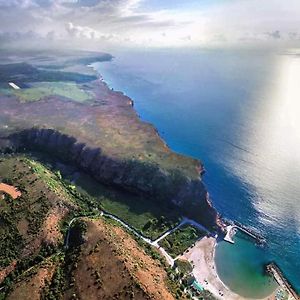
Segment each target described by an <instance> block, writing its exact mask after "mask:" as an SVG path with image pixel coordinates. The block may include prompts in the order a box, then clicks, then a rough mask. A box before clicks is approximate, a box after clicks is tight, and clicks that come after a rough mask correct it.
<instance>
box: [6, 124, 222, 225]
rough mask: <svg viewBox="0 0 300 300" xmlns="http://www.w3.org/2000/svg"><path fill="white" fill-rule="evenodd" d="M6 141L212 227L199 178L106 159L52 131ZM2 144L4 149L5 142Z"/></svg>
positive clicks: (213, 213)
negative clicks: (165, 204)
mask: <svg viewBox="0 0 300 300" xmlns="http://www.w3.org/2000/svg"><path fill="white" fill-rule="evenodd" d="M9 140H10V147H13V148H15V149H22V150H24V149H25V150H33V149H34V150H39V151H42V152H48V153H50V154H51V155H55V156H57V157H58V158H59V159H62V160H65V161H69V162H72V163H74V164H76V165H77V166H78V167H80V168H81V169H82V170H84V171H86V172H87V173H89V174H90V175H91V176H92V177H94V178H95V179H96V180H98V181H99V182H101V183H105V184H109V185H115V186H117V187H119V188H123V189H126V190H128V191H131V192H134V193H141V194H146V195H148V196H150V197H152V198H153V200H154V201H170V202H173V203H174V204H175V205H177V206H179V207H180V208H181V209H182V211H183V214H185V215H186V216H188V217H190V218H193V219H196V220H198V221H200V222H201V223H203V224H205V225H206V226H209V227H214V226H215V224H216V220H217V213H216V211H215V210H214V209H213V208H212V206H211V205H210V203H209V200H208V196H207V191H206V189H205V186H204V185H203V183H202V181H201V179H200V177H199V179H197V180H195V179H193V180H192V179H190V178H188V177H187V176H184V175H182V174H181V173H180V171H178V170H163V169H161V168H160V167H159V166H158V165H154V164H149V163H144V162H140V161H138V160H120V159H117V158H113V157H108V156H107V155H105V154H104V153H103V152H102V150H101V149H100V148H90V147H88V145H86V144H84V143H81V142H80V141H77V140H76V139H75V138H74V137H71V136H68V135H65V134H62V133H60V132H58V131H56V130H54V129H38V128H32V129H26V130H23V131H21V132H19V133H16V134H13V135H11V136H10V137H9ZM2 144H3V145H5V147H6V148H8V144H7V141H5V142H2ZM158 203H159V202H158Z"/></svg>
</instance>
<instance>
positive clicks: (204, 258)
mask: <svg viewBox="0 0 300 300" xmlns="http://www.w3.org/2000/svg"><path fill="white" fill-rule="evenodd" d="M217 243H218V242H217V240H216V239H215V238H213V237H204V238H202V239H200V240H199V241H197V242H196V243H195V245H194V246H193V247H192V248H189V249H188V250H187V251H186V252H185V253H184V254H183V255H182V256H181V257H180V258H182V259H187V260H188V261H189V262H190V263H191V264H192V266H193V271H192V273H193V275H194V277H195V279H196V280H197V281H198V282H199V283H200V284H201V285H202V286H203V288H204V289H206V290H208V291H209V292H211V293H212V294H213V295H214V297H216V298H217V299H230V300H274V299H275V295H276V292H277V291H278V290H279V287H278V288H276V289H275V290H274V292H273V293H272V294H270V295H269V296H266V297H264V298H246V297H243V296H241V295H239V294H237V293H235V292H234V291H232V290H231V289H230V288H229V287H228V286H227V285H226V284H225V283H224V282H223V281H222V280H221V279H220V277H219V274H218V272H217V268H216V263H215V252H216V246H217Z"/></svg>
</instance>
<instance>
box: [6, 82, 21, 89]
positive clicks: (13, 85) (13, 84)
mask: <svg viewBox="0 0 300 300" xmlns="http://www.w3.org/2000/svg"><path fill="white" fill-rule="evenodd" d="M8 84H9V85H10V86H11V87H12V88H13V89H15V90H20V89H21V88H20V87H18V86H17V85H16V84H15V83H13V82H9V83H8Z"/></svg>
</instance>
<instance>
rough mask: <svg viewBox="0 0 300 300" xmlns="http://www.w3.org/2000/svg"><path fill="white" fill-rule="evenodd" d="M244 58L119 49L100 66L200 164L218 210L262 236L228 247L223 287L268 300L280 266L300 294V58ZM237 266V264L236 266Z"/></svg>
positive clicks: (220, 263)
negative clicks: (261, 242)
mask: <svg viewBox="0 0 300 300" xmlns="http://www.w3.org/2000/svg"><path fill="white" fill-rule="evenodd" d="M297 53H298V51H297V50H295V49H294V50H289V51H282V52H281V53H278V52H277V53H274V52H270V51H252V50H251V51H246V50H240V51H237V50H234V51H233V50H195V49H194V50H187V49H185V50H164V51H162V50H160V51H158V50H157V51H150V50H144V51H136V52H133V51H120V52H118V53H113V55H114V56H115V58H114V60H113V61H112V62H106V63H99V64H97V68H98V70H99V73H101V74H102V75H103V77H104V80H105V81H106V82H107V83H108V84H109V85H110V86H111V87H113V88H114V89H116V90H120V91H123V92H124V93H125V94H127V95H128V96H130V97H131V98H132V99H133V100H134V103H135V109H136V110H137V112H138V114H139V115H140V116H141V118H142V119H143V120H146V121H149V122H151V123H153V124H154V125H155V126H156V127H157V128H158V130H159V132H160V134H161V136H162V137H163V138H164V139H165V140H166V142H167V143H168V145H169V146H170V147H171V148H172V149H173V150H175V151H177V152H180V153H183V154H186V155H191V156H194V157H197V158H199V159H201V160H202V161H203V162H204V164H205V168H206V171H207V172H206V174H205V177H204V181H205V183H206V185H207V188H208V190H209V193H210V195H211V198H212V200H213V204H214V205H215V207H216V208H217V209H218V211H219V212H220V213H221V214H222V215H223V216H225V217H227V218H229V219H233V220H237V221H239V222H241V223H243V224H245V225H247V226H250V227H253V228H254V229H256V230H257V231H259V232H260V233H261V234H262V235H263V236H264V237H265V238H266V239H267V242H268V246H267V247H266V248H265V249H263V250H262V249H258V248H257V247H255V246H254V245H253V244H252V243H249V242H248V241H246V240H245V239H243V238H242V237H239V236H237V237H236V244H235V245H234V246H232V245H229V244H225V243H221V244H220V245H219V246H218V247H217V252H216V263H217V269H218V272H219V275H220V277H221V279H222V280H223V281H224V282H225V283H226V284H227V285H228V286H229V287H230V288H231V289H232V290H234V291H236V292H238V293H240V294H241V295H244V296H251V297H256V298H259V297H262V296H265V295H267V294H268V293H269V292H270V289H272V288H273V286H270V283H269V282H268V279H267V278H266V277H265V276H264V275H263V271H262V270H263V264H264V263H265V262H268V261H270V260H275V261H276V262H277V263H278V265H279V266H280V267H281V269H282V270H283V272H284V274H285V275H286V276H287V278H288V279H289V280H290V281H291V282H292V283H293V284H294V286H295V287H296V288H297V289H298V291H300V56H299V54H297ZM237 262H238V263H237Z"/></svg>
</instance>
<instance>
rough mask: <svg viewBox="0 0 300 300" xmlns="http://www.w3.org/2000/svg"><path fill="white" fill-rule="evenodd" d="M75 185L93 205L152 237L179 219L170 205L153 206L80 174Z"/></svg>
mask: <svg viewBox="0 0 300 300" xmlns="http://www.w3.org/2000/svg"><path fill="white" fill-rule="evenodd" d="M76 187H77V191H78V192H79V193H80V194H81V195H82V196H83V197H85V198H90V201H93V203H94V205H95V206H98V207H99V208H101V209H103V210H104V211H106V212H108V213H111V214H113V215H116V216H117V217H119V218H120V219H122V220H123V221H125V222H126V223H128V224H130V225H131V226H132V227H134V228H135V229H136V230H137V231H139V232H140V233H142V234H143V235H144V236H147V237H149V238H151V239H153V240H154V239H156V238H157V237H159V236H160V235H161V234H163V233H164V232H165V231H167V230H168V229H170V228H173V227H175V226H176V225H177V224H179V222H180V220H181V217H180V214H179V211H178V210H177V209H176V208H175V207H173V206H172V205H171V206H167V205H164V204H162V203H160V205H157V204H156V203H153V201H149V199H147V198H145V197H143V196H137V195H133V194H130V193H128V192H124V191H120V190H116V189H111V188H109V187H107V186H104V185H101V184H99V183H98V182H96V181H95V180H93V179H92V178H91V177H90V176H87V175H85V174H82V173H81V175H80V177H79V179H78V180H77V181H76ZM82 196H81V197H82Z"/></svg>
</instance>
